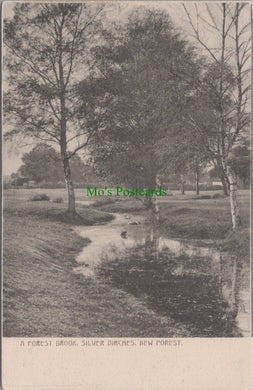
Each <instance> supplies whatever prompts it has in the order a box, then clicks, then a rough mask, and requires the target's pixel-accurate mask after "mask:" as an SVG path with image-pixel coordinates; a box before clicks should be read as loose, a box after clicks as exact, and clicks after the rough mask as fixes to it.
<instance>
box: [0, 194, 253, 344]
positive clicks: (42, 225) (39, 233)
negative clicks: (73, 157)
mask: <svg viewBox="0 0 253 390" xmlns="http://www.w3.org/2000/svg"><path fill="white" fill-rule="evenodd" d="M35 192H39V191H37V190H36V191H34V190H7V191H5V192H4V263H3V275H4V286H3V288H4V291H3V292H4V311H3V317H4V323H3V331H4V336H13V337H14V336H20V337H21V336H22V337H24V336H33V337H39V336H40V337H45V336H55V337H56V336H57V337H59V336H65V337H75V336H76V337H95V336H100V337H112V336H114V337H120V336H124V337H150V336H151V335H152V337H165V336H166V337H173V336H187V335H189V331H188V330H187V328H185V327H184V326H183V325H182V324H179V323H177V322H175V321H174V320H172V319H171V318H170V317H168V316H166V317H164V316H162V315H158V314H157V313H155V312H154V311H152V310H151V309H149V308H148V307H147V306H145V304H143V302H142V301H141V299H138V298H136V297H134V296H133V295H131V293H128V292H127V291H122V290H121V289H120V288H116V287H112V286H111V285H109V284H107V283H106V282H105V281H104V280H99V279H97V280H95V279H94V280H92V279H84V278H83V276H80V275H77V274H74V273H73V272H72V269H73V267H74V266H75V257H76V255H77V254H78V253H79V252H80V250H81V249H82V247H83V246H84V245H87V244H88V242H89V241H88V239H83V238H80V237H79V236H77V235H76V234H75V233H74V231H73V229H72V226H71V225H70V224H68V223H66V222H67V221H66V219H65V218H64V211H65V209H66V202H64V203H62V204H56V203H53V202H31V201H29V199H30V197H31V195H32V194H34V193H35ZM41 192H43V193H46V194H48V195H49V196H50V197H51V198H52V199H53V198H56V197H59V196H62V197H63V198H64V200H65V201H66V196H65V193H64V190H61V189H60V190H41ZM76 197H77V200H84V194H83V192H82V190H78V191H77V196H76ZM187 197H188V198H187ZM191 197H192V195H191V194H189V195H186V196H185V197H184V198H182V197H180V196H179V195H175V196H174V195H173V196H172V197H170V198H168V199H167V201H166V202H162V203H161V204H160V208H161V229H162V230H163V232H165V233H166V234H168V236H173V235H174V236H177V237H188V238H196V239H200V238H201V239H202V238H208V239H210V238H211V239H212V238H214V239H215V238H217V236H220V237H223V238H224V241H223V245H224V247H225V246H226V250H228V251H230V250H231V251H233V250H235V247H236V248H237V247H238V245H239V250H240V255H243V253H244V255H245V258H246V255H247V253H248V250H249V192H247V191H243V192H241V193H240V196H239V202H240V206H241V212H242V221H243V228H242V229H241V230H240V232H239V233H238V234H237V242H236V240H235V236H234V234H233V233H231V232H230V227H231V222H230V211H229V200H228V198H225V199H223V198H220V199H215V200H214V199H207V200H204V199H203V200H194V199H189V198H191ZM133 210H135V211H137V210H138V212H140V213H143V214H146V211H145V210H144V208H143V206H142V204H141V202H140V201H126V202H123V201H119V202H116V203H113V204H107V205H98V206H97V207H91V206H89V207H87V206H83V205H80V206H78V209H77V211H78V213H79V214H80V215H81V216H82V218H83V221H84V224H87V225H90V224H94V223H105V222H107V221H109V220H111V218H112V216H111V215H110V214H108V212H110V211H111V212H112V211H118V212H131V211H133ZM237 250H238V249H237Z"/></svg>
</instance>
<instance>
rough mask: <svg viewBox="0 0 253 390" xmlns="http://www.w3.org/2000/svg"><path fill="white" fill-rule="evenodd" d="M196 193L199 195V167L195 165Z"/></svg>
mask: <svg viewBox="0 0 253 390" xmlns="http://www.w3.org/2000/svg"><path fill="white" fill-rule="evenodd" d="M196 195H199V167H198V164H197V165H196Z"/></svg>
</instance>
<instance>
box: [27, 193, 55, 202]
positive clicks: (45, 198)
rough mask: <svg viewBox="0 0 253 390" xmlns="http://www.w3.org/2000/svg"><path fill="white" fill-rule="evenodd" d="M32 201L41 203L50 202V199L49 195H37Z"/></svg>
mask: <svg viewBox="0 0 253 390" xmlns="http://www.w3.org/2000/svg"><path fill="white" fill-rule="evenodd" d="M30 200H31V201H32V202H39V201H45V202H49V201H50V198H49V196H48V195H47V194H35V195H33V196H32V197H31V198H30Z"/></svg>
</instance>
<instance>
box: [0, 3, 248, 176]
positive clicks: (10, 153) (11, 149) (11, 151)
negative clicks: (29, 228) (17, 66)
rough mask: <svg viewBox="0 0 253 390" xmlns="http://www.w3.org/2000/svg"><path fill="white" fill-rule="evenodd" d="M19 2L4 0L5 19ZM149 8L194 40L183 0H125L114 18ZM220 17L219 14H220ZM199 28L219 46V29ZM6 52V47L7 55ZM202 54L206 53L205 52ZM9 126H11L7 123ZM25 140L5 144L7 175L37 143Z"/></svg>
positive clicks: (193, 7)
mask: <svg viewBox="0 0 253 390" xmlns="http://www.w3.org/2000/svg"><path fill="white" fill-rule="evenodd" d="M14 5H15V2H5V3H3V18H5V17H7V18H9V17H12V16H13V6H14ZM185 5H186V6H187V9H188V10H189V11H190V12H191V15H192V16H193V19H194V21H196V18H195V16H196V10H197V8H196V3H188V2H187V3H185ZM209 5H210V7H212V8H213V9H215V4H211V3H209ZM137 6H138V7H139V6H140V7H148V8H156V9H162V10H165V11H166V12H167V13H168V14H169V15H170V17H171V19H172V21H173V22H174V24H175V26H177V28H178V29H179V30H180V31H181V32H182V34H183V35H184V37H185V38H186V39H187V40H189V41H192V42H193V41H194V42H195V40H194V37H193V34H192V30H191V27H190V25H189V21H188V19H187V16H186V13H185V11H184V9H183V6H182V4H181V3H179V2H172V1H156V2H152V1H143V2H138V1H131V2H127V1H123V2H115V4H114V7H113V9H112V11H111V13H110V17H111V18H112V19H114V18H115V19H116V20H117V21H120V22H122V23H124V22H125V21H126V20H127V17H128V15H129V14H130V13H131V12H132V11H133V9H134V8H136V7H137ZM197 7H198V10H199V13H200V16H201V17H203V18H205V19H206V18H208V15H207V11H206V4H204V3H202V4H201V3H200V4H198V5H197ZM246 19H247V21H248V20H250V8H248V10H247V11H246V12H245V20H246ZM217 20H218V15H217ZM199 28H200V34H201V37H202V38H203V39H204V41H205V42H206V43H207V45H208V46H209V47H212V48H215V47H217V46H218V42H219V37H218V35H217V33H216V32H215V31H213V30H212V29H210V28H209V27H208V26H207V24H205V23H203V20H202V21H201V20H200V21H199ZM199 50H200V51H203V49H202V48H201V47H199ZM4 53H5V51H4V50H3V56H4ZM201 54H202V52H201ZM2 81H3V84H4V83H5V73H4V70H3V75H2ZM6 127H7V126H6ZM5 130H6V128H3V132H4V131H5ZM21 145H22V143H20V142H12V143H3V151H2V158H3V175H10V174H11V173H12V172H15V171H16V170H17V169H18V168H19V166H20V165H21V163H22V161H21V158H22V155H23V153H25V152H27V151H29V150H31V148H32V147H33V146H35V144H31V143H29V142H28V144H26V145H25V146H21Z"/></svg>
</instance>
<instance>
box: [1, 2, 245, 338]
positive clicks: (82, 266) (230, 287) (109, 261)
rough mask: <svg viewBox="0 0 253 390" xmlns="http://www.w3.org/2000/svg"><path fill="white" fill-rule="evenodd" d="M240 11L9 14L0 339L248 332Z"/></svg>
mask: <svg viewBox="0 0 253 390" xmlns="http://www.w3.org/2000/svg"><path fill="white" fill-rule="evenodd" d="M250 7H251V6H250V4H249V3H247V2H245V3H243V2H239V3H238V2H226V3H222V2H220V3H217V2H214V3H213V2H206V3H205V2H201V3H197V2H195V3H194V2H185V3H183V2H182V3H179V2H178V3H175V2H174V3H173V2H169V1H163V2H159V1H156V2H151V1H149V2H134V1H131V2H128V1H121V2H110V1H108V2H99V1H96V2H46V1H41V2H29V1H27V2H22V1H21V2H5V3H4V4H3V11H2V13H3V15H2V16H3V42H2V43H3V49H2V61H3V71H2V96H3V120H2V141H3V142H2V144H3V150H2V159H3V161H2V165H3V262H2V270H3V287H2V288H3V303H2V305H3V312H2V314H3V337H5V338H13V337H37V338H45V337H47V338H49V337H64V338H65V337H68V338H70V337H71V338H72V337H75V338H91V337H93V338H94V337H95V338H108V337H109V338H186V337H187V338H196V337H204V338H231V337H233V338H237V337H238V338H239V337H240V338H241V337H250V336H251V307H250V302H251V281H250V115H251V112H250V107H251V101H250V98H251V96H250V92H251V91H250V85H251V80H250V72H251V62H250V56H251V21H250V20H251V8H250Z"/></svg>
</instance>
